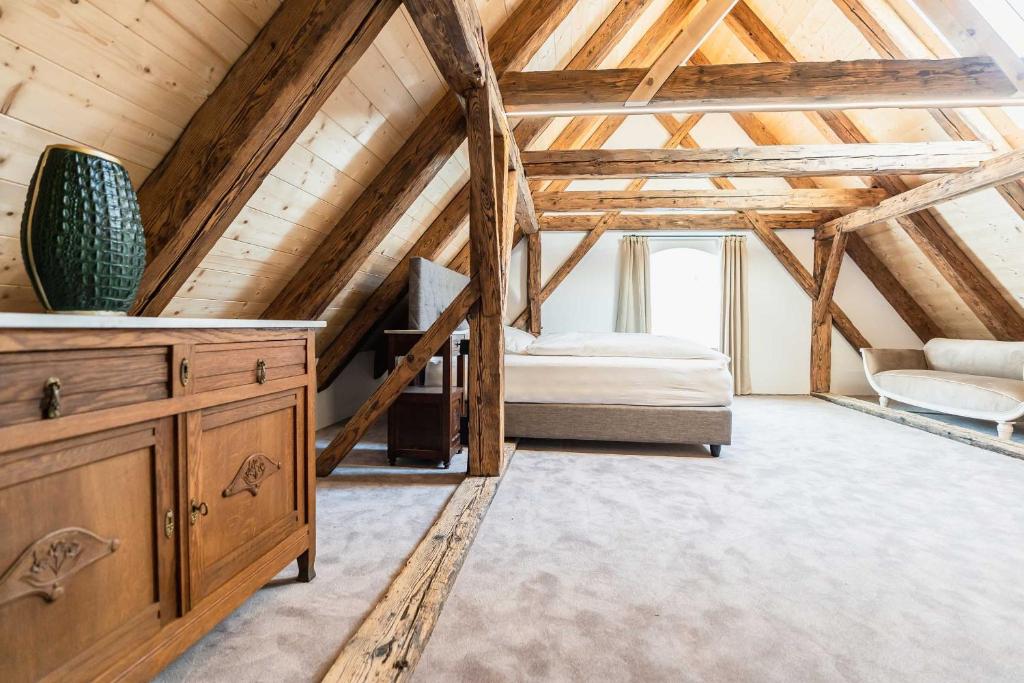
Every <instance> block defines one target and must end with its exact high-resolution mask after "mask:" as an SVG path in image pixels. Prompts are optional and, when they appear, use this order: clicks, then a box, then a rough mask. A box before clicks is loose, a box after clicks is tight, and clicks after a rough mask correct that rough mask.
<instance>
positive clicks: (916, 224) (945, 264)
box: [726, 0, 1024, 340]
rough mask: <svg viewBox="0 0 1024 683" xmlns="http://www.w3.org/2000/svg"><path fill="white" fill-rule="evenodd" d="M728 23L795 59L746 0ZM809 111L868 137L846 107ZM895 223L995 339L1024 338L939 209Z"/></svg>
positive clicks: (748, 40)
mask: <svg viewBox="0 0 1024 683" xmlns="http://www.w3.org/2000/svg"><path fill="white" fill-rule="evenodd" d="M726 25H728V26H729V27H730V28H731V29H732V30H733V32H734V34H735V35H736V36H737V37H738V38H739V39H740V40H741V41H742V42H743V44H744V45H745V46H746V47H747V48H748V49H749V50H750V51H751V52H752V53H753V54H754V56H755V57H757V58H758V59H762V60H765V61H773V62H785V61H795V57H794V56H793V54H792V53H791V52H789V50H788V49H787V48H786V47H785V46H784V45H783V44H782V42H781V41H780V40H779V38H778V36H776V35H775V34H774V33H773V32H772V30H771V29H770V28H769V27H768V26H767V25H766V24H765V23H764V22H763V21H761V19H760V17H758V15H757V14H756V13H755V12H754V11H753V10H752V9H751V8H750V6H749V5H748V4H747V3H746V0H740V2H739V3H738V4H737V5H736V7H735V8H733V11H732V12H731V13H730V14H729V16H728V17H727V18H726ZM811 116H812V117H814V118H818V119H819V120H820V122H821V123H822V125H824V126H826V127H827V128H828V129H829V130H831V131H832V132H833V133H834V134H835V135H836V136H837V137H838V138H839V139H840V140H841V141H843V142H846V143H866V142H870V140H868V138H867V137H866V136H865V135H864V134H863V133H862V132H861V130H860V129H859V128H858V127H857V125H856V124H855V123H854V122H853V120H852V119H850V118H849V116H847V115H846V114H844V113H843V112H838V111H823V112H818V113H816V114H812V115H811ZM874 183H875V184H876V185H878V186H879V187H882V188H884V189H885V190H887V191H888V192H889V193H890V194H901V193H903V192H906V191H907V190H909V189H910V187H909V185H907V184H906V182H904V181H903V180H902V179H900V178H894V177H888V176H879V177H875V178H874ZM897 223H899V225H900V226H901V227H902V228H903V229H904V230H905V231H906V233H907V235H908V236H909V237H910V238H911V239H912V240H913V241H914V243H915V244H916V245H917V246H918V248H919V249H921V251H922V253H924V255H925V257H926V258H928V260H929V261H931V263H932V265H934V266H935V268H936V269H937V270H938V271H939V273H941V274H942V276H943V278H944V279H945V280H946V281H947V282H948V283H949V284H950V286H952V287H953V289H954V290H955V291H956V292H957V294H958V295H959V296H960V298H961V299H963V301H964V303H966V304H967V306H968V308H970V310H971V312H972V313H974V315H976V316H977V317H978V319H979V320H981V322H982V324H983V325H985V327H986V328H988V330H989V331H990V332H991V333H992V334H993V336H995V337H996V338H997V339H1010V340H1012V339H1024V315H1022V314H1021V312H1020V311H1019V310H1017V308H1016V307H1015V306H1013V305H1012V304H1011V303H1010V302H1009V301H1008V300H1007V299H1006V298H1005V297H1004V295H1003V292H1002V291H1001V290H1000V288H999V287H997V286H996V285H995V284H994V283H993V281H992V280H991V279H990V278H989V276H988V275H986V274H985V272H984V271H983V270H982V269H981V267H979V265H978V264H977V263H975V261H974V260H972V259H971V258H970V257H968V256H967V254H965V253H964V251H963V249H962V248H961V247H960V245H959V244H958V243H957V242H956V241H955V240H954V239H953V238H952V237H951V236H950V235H949V232H948V230H947V229H946V228H945V227H944V225H943V222H942V220H941V218H940V217H939V216H938V215H937V214H935V213H934V212H931V211H922V212H920V213H917V214H914V215H912V216H907V217H904V218H900V219H897Z"/></svg>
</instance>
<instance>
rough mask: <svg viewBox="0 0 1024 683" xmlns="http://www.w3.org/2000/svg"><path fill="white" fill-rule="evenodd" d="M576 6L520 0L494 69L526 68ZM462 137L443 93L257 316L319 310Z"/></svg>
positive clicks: (494, 49)
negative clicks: (403, 143)
mask: <svg viewBox="0 0 1024 683" xmlns="http://www.w3.org/2000/svg"><path fill="white" fill-rule="evenodd" d="M574 4H575V3H574V0H523V2H522V3H520V4H519V5H518V6H517V7H516V9H515V10H514V11H513V12H512V15H511V16H510V17H509V19H508V20H507V21H506V22H505V23H504V24H503V25H502V26H501V28H500V29H498V31H497V33H496V34H495V35H494V37H493V39H492V40H491V41H490V44H489V55H490V59H491V63H492V65H493V68H494V70H495V73H497V74H499V75H500V74H501V73H503V72H504V71H505V70H507V69H516V68H522V67H523V66H525V65H526V63H527V62H528V61H529V60H530V58H531V57H532V56H533V55H534V54H535V53H536V51H537V50H538V49H539V48H540V46H541V45H542V44H543V43H544V41H545V40H547V38H548V37H549V36H550V35H551V33H552V31H554V29H555V28H557V26H558V25H559V24H560V23H561V21H562V20H563V19H564V18H565V16H566V15H567V14H568V12H569V10H570V9H572V7H573V5H574ZM465 139H466V121H465V116H464V113H463V110H462V106H461V104H460V103H459V101H458V99H457V98H456V96H455V95H454V94H453V93H449V94H447V95H446V96H445V97H444V98H443V99H442V100H441V101H440V102H439V103H438V104H437V105H436V106H435V107H434V109H433V110H431V112H430V113H429V114H428V115H427V117H426V118H425V119H424V120H423V121H422V122H421V123H420V125H419V126H417V128H416V130H415V131H414V132H413V133H412V135H411V136H410V137H409V139H408V141H407V142H406V144H405V145H403V146H402V148H401V149H400V150H399V151H398V152H397V153H396V154H395V155H394V156H393V157H392V158H391V159H390V160H388V162H387V163H386V164H385V166H384V168H383V169H381V171H380V172H379V173H378V174H377V176H376V177H375V178H374V179H373V180H372V181H371V183H370V186H369V187H368V189H367V190H365V191H364V192H363V193H362V194H361V195H360V196H359V198H358V199H356V201H355V202H354V203H353V204H352V206H351V207H349V209H348V210H347V211H346V212H345V215H344V216H342V218H341V219H340V220H339V221H338V222H337V224H336V225H335V227H334V229H332V230H331V232H330V233H329V234H328V235H327V237H326V238H325V239H324V241H323V242H322V243H321V244H320V246H319V247H318V248H317V250H316V251H315V252H314V253H313V255H312V256H311V257H310V258H309V260H307V261H306V263H305V264H303V266H302V267H301V268H300V269H299V270H298V272H297V273H296V274H295V276H294V277H293V278H292V279H291V280H290V281H289V282H288V283H287V284H286V285H285V286H284V288H283V289H282V291H281V292H280V293H279V294H278V295H277V297H276V298H275V299H274V300H273V301H272V302H271V303H270V305H269V306H268V307H267V309H266V310H265V311H264V313H263V317H264V318H300V319H311V318H317V317H319V316H321V315H322V314H323V313H324V311H325V310H326V309H327V307H328V306H329V305H330V303H331V302H332V301H333V300H334V298H335V297H336V296H337V295H338V293H339V292H341V290H342V289H343V288H344V287H345V285H346V284H347V283H348V282H349V281H350V280H351V279H352V277H353V275H354V274H355V273H356V271H357V270H358V269H359V267H360V266H361V265H362V264H363V262H364V261H365V260H366V258H367V257H368V256H369V255H370V254H371V253H372V252H373V250H374V249H375V248H376V247H377V246H378V245H379V244H380V242H381V241H382V240H383V239H384V238H385V237H386V236H387V234H388V233H389V232H390V230H391V228H393V227H394V226H395V224H396V223H397V222H398V220H399V219H400V218H401V217H402V216H403V215H404V214H405V213H406V211H408V209H409V207H410V206H412V203H413V202H414V201H415V200H416V198H418V197H419V196H420V194H421V193H422V192H423V190H424V189H425V188H426V187H427V185H428V184H429V183H430V181H431V180H433V178H434V177H435V176H436V175H437V173H438V172H440V170H441V168H442V167H443V166H444V164H445V163H446V162H447V161H448V159H449V158H450V157H451V155H452V154H454V153H455V151H456V150H457V149H458V147H459V145H461V144H462V142H463V141H465Z"/></svg>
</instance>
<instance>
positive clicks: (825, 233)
mask: <svg viewBox="0 0 1024 683" xmlns="http://www.w3.org/2000/svg"><path fill="white" fill-rule="evenodd" d="M1021 177H1024V150H1015V151H1013V152H1007V153H1006V154H1002V155H1000V156H998V157H996V158H995V159H989V160H988V161H985V162H983V163H982V164H980V165H979V166H978V167H977V168H973V169H971V170H969V171H964V172H963V173H950V174H948V175H945V176H942V177H941V178H938V179H936V180H933V181H932V182H930V183H926V184H924V185H919V186H918V187H915V188H913V189H911V190H907V191H906V192H904V193H902V194H898V195H895V196H893V197H889V198H888V199H885V200H883V201H882V202H881V203H879V204H878V206H872V207H869V208H866V209H861V210H859V211H854V212H852V213H848V214H846V215H845V216H841V217H839V218H836V219H835V220H832V221H829V222H828V223H826V224H825V225H823V226H821V229H820V230H819V236H821V237H825V238H830V237H834V236H835V235H836V234H837V233H843V232H853V231H855V230H861V229H863V228H866V227H868V226H869V225H874V224H876V223H880V222H884V221H888V220H892V219H894V218H899V217H901V216H906V215H907V214H911V213H916V212H918V211H924V210H925V209H927V208H930V207H932V206H935V205H936V204H941V203H942V202H948V201H952V200H954V199H958V198H960V197H964V196H966V195H969V194H971V193H973V192H979V191H981V190H986V189H988V188H990V187H995V186H996V185H1003V184H1005V183H1008V182H1011V181H1013V180H1016V179H1018V178H1021Z"/></svg>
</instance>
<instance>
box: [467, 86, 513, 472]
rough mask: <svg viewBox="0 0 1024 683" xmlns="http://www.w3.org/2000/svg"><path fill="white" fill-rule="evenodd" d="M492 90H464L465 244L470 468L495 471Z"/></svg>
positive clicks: (497, 309) (496, 250) (497, 187)
mask: <svg viewBox="0 0 1024 683" xmlns="http://www.w3.org/2000/svg"><path fill="white" fill-rule="evenodd" d="M491 109H492V96H491V92H490V90H489V89H488V88H487V87H483V88H474V89H471V90H468V91H467V93H466V123H467V133H468V138H469V188H470V195H469V244H470V263H471V270H472V272H473V273H474V274H475V276H476V278H477V280H478V282H479V285H480V301H479V302H478V303H477V305H476V306H474V307H473V309H472V310H471V312H470V317H469V335H470V338H469V387H468V388H469V474H470V475H473V476H498V475H500V474H501V472H502V469H503V468H504V442H505V422H504V420H505V411H504V407H505V406H504V403H505V386H504V360H505V348H504V347H505V339H504V332H503V330H502V314H503V312H504V299H505V297H504V289H503V287H502V279H503V278H502V268H501V261H502V253H503V245H502V224H501V222H500V221H501V220H502V215H503V214H502V209H503V208H504V207H501V206H499V203H500V202H503V200H504V184H505V180H506V175H505V173H504V172H502V173H495V145H494V142H495V141H494V128H493V120H492V113H491Z"/></svg>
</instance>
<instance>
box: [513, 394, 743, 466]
mask: <svg viewBox="0 0 1024 683" xmlns="http://www.w3.org/2000/svg"><path fill="white" fill-rule="evenodd" d="M505 435H506V436H513V437H526V438H534V439H583V440H586V441H636V442H642V443H699V444H708V445H713V446H722V445H728V444H730V443H732V409H731V408H729V407H728V406H714V407H698V408H682V407H660V406H658V407H652V406H610V405H586V404H566V403H506V404H505ZM712 450H713V451H717V450H718V449H717V448H716V449H712ZM716 454H717V453H716Z"/></svg>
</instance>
